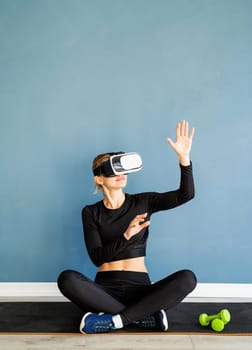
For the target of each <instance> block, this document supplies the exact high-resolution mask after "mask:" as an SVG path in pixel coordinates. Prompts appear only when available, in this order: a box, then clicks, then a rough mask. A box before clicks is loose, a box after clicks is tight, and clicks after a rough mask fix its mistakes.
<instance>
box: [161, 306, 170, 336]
mask: <svg viewBox="0 0 252 350" xmlns="http://www.w3.org/2000/svg"><path fill="white" fill-rule="evenodd" d="M160 311H161V313H162V316H163V319H162V321H163V325H164V332H167V331H168V327H169V326H168V319H167V315H166V313H165V311H164V310H160Z"/></svg>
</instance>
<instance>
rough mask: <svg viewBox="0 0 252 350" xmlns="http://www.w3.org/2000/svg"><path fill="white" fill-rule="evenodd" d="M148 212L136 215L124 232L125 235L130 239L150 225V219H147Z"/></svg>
mask: <svg viewBox="0 0 252 350" xmlns="http://www.w3.org/2000/svg"><path fill="white" fill-rule="evenodd" d="M146 217H147V213H144V214H139V215H137V216H135V217H134V219H133V220H132V221H131V222H130V224H129V226H128V228H127V230H126V231H125V232H124V237H125V238H126V239H127V240H129V239H130V238H131V237H133V236H135V235H136V234H138V233H139V232H140V231H142V229H143V228H145V227H147V226H149V225H150V220H146V221H145V219H146Z"/></svg>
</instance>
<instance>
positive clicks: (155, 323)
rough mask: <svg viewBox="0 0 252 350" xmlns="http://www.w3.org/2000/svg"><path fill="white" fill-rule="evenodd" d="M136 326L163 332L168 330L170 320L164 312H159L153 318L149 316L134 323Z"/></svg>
mask: <svg viewBox="0 0 252 350" xmlns="http://www.w3.org/2000/svg"><path fill="white" fill-rule="evenodd" d="M134 324H135V325H137V326H138V327H140V328H145V329H153V330H157V331H163V332H166V331H167V330H168V319H167V315H166V312H165V311H164V310H160V311H157V312H155V314H153V315H151V316H147V317H145V318H143V319H142V320H139V321H136V322H134Z"/></svg>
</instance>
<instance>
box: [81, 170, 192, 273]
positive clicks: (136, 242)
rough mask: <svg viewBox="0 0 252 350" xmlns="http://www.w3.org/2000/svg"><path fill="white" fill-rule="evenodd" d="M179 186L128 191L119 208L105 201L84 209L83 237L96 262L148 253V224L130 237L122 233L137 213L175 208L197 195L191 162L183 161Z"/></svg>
mask: <svg viewBox="0 0 252 350" xmlns="http://www.w3.org/2000/svg"><path fill="white" fill-rule="evenodd" d="M180 169H181V179H180V187H179V189H177V190H175V191H169V192H165V193H158V192H145V193H138V194H133V195H132V194H127V193H126V196H125V201H124V203H123V205H122V206H121V207H120V208H119V209H108V208H106V207H105V206H104V204H103V201H99V202H97V203H95V204H93V205H87V206H86V207H84V208H83V210H82V223H83V230H84V239H85V243H86V247H87V251H88V254H89V256H90V259H91V260H92V262H93V263H94V264H95V265H96V266H100V265H102V264H103V263H105V262H111V261H116V260H123V259H130V258H135V257H139V256H145V253H146V243H147V238H148V234H149V230H148V227H147V228H144V229H143V230H142V231H141V232H140V233H138V234H136V235H135V236H133V237H132V238H130V239H129V240H127V239H126V238H125V237H124V235H123V233H124V232H125V231H126V230H127V228H128V225H129V223H130V221H131V220H132V219H133V218H134V217H135V216H136V215H138V214H143V213H145V212H147V213H148V217H147V219H149V218H150V216H151V215H152V214H153V213H155V212H158V211H161V210H167V209H172V208H175V207H177V206H179V205H181V204H183V203H186V202H187V201H189V200H190V199H192V198H193V197H194V182H193V175H192V164H190V165H189V166H182V165H180Z"/></svg>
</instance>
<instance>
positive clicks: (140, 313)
mask: <svg viewBox="0 0 252 350" xmlns="http://www.w3.org/2000/svg"><path fill="white" fill-rule="evenodd" d="M193 134H194V128H192V129H191V131H190V133H189V129H188V122H187V121H184V120H183V121H182V122H181V123H178V124H177V127H176V141H175V142H173V141H172V139H170V138H168V139H167V141H168V143H169V145H170V146H171V148H172V149H173V150H174V151H175V152H176V154H177V156H178V160H179V164H180V169H181V179H180V187H179V189H177V190H175V191H170V192H165V193H156V192H148V193H139V194H135V195H131V194H127V193H125V192H124V191H123V189H124V188H125V186H126V183H127V174H124V173H122V174H119V175H118V173H117V174H115V171H114V172H113V170H112V171H111V159H112V158H113V156H114V155H115V153H112V154H111V153H107V154H102V155H99V156H97V157H96V158H95V159H94V161H93V172H94V181H95V184H96V187H98V188H99V189H101V190H102V192H103V195H104V198H103V200H102V201H99V202H97V203H95V204H93V205H88V206H86V207H85V208H84V209H83V211H82V220H83V228H84V237H85V243H86V246H87V250H88V253H89V256H90V258H91V260H92V261H93V263H94V264H95V265H96V266H98V267H99V268H98V272H97V274H96V277H95V281H91V280H90V279H89V278H88V277H86V276H84V275H83V274H81V273H79V272H77V271H72V270H67V271H63V272H62V273H61V274H60V276H59V278H58V286H59V289H60V290H61V292H62V294H63V295H65V296H66V297H67V298H68V299H70V300H71V301H72V302H73V303H75V304H76V305H78V306H79V307H80V308H81V309H82V310H83V312H85V314H84V316H83V318H82V320H81V324H80V331H81V333H103V332H109V331H112V330H115V329H120V328H123V327H125V326H127V325H129V324H134V325H136V326H139V327H144V328H147V329H154V330H159V331H167V329H168V319H167V310H169V309H170V308H172V307H173V306H175V305H177V304H178V303H180V302H181V301H182V300H183V299H184V298H185V297H186V296H187V295H188V294H189V293H190V292H191V291H192V290H193V289H194V288H195V286H196V277H195V275H194V273H193V272H191V271H189V270H182V271H178V272H175V273H174V274H172V275H170V276H168V277H166V278H164V279H162V280H160V281H158V282H155V283H151V280H150V278H149V275H148V272H147V268H146V266H145V262H144V256H145V251H146V242H147V238H148V228H149V225H150V217H151V215H152V214H153V213H155V212H158V211H161V210H168V209H171V208H174V207H177V206H179V205H181V204H183V203H186V202H187V201H189V200H190V199H192V198H193V197H194V183H193V175H192V164H191V161H190V150H191V145H192V139H193ZM121 153H122V152H119V155H121ZM109 166H110V172H107V170H106V169H107V168H108V167H109Z"/></svg>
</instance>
